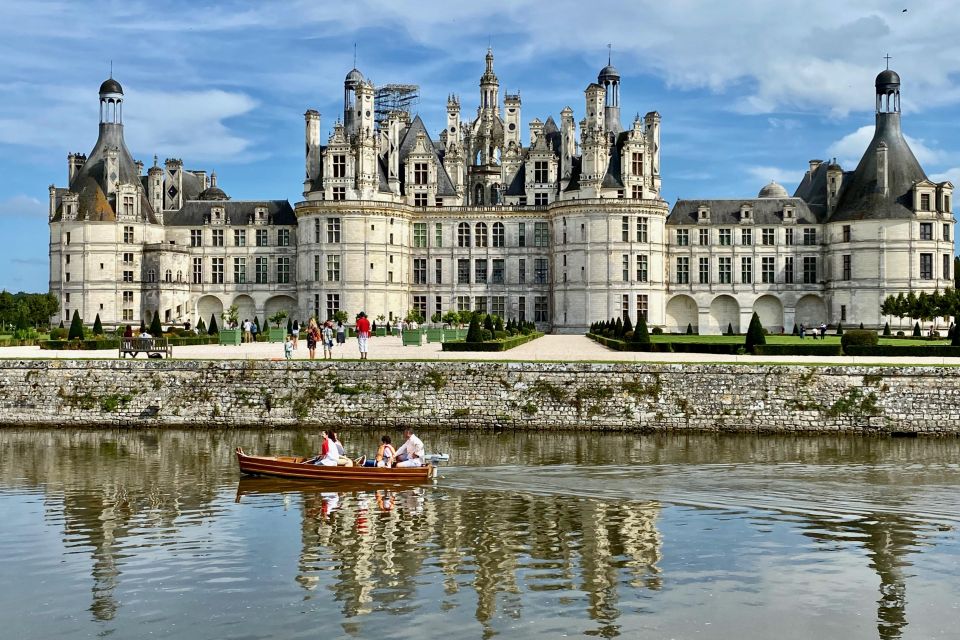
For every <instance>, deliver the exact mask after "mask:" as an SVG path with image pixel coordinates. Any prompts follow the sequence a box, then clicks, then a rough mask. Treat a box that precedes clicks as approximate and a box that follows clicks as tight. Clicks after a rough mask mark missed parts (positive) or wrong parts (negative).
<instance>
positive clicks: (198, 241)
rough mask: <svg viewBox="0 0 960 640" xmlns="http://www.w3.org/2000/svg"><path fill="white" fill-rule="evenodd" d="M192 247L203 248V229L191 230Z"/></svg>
mask: <svg viewBox="0 0 960 640" xmlns="http://www.w3.org/2000/svg"><path fill="white" fill-rule="evenodd" d="M190 246H191V247H202V246H203V229H190Z"/></svg>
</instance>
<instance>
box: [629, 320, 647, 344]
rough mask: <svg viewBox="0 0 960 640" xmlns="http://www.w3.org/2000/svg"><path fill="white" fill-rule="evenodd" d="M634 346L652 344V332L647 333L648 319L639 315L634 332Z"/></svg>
mask: <svg viewBox="0 0 960 640" xmlns="http://www.w3.org/2000/svg"><path fill="white" fill-rule="evenodd" d="M633 343H634V344H650V332H649V331H647V319H646V318H644V317H643V314H642V313H641V314H638V315H637V326H636V328H635V329H634V330H633Z"/></svg>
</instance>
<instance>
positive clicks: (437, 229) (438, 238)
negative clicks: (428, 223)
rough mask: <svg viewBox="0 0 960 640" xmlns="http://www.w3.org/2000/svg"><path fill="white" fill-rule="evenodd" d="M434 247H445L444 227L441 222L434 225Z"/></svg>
mask: <svg viewBox="0 0 960 640" xmlns="http://www.w3.org/2000/svg"><path fill="white" fill-rule="evenodd" d="M433 246H435V247H442V246H443V225H442V224H441V223H439V222H438V223H436V225H434V233H433Z"/></svg>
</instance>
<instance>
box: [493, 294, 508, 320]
mask: <svg viewBox="0 0 960 640" xmlns="http://www.w3.org/2000/svg"><path fill="white" fill-rule="evenodd" d="M506 311H507V299H506V298H505V297H504V296H493V297H492V298H490V313H492V314H493V315H495V316H497V317H498V318H502V317H504V314H506Z"/></svg>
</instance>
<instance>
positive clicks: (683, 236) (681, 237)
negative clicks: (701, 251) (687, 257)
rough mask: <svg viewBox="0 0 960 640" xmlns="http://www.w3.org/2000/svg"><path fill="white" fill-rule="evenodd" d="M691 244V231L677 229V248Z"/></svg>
mask: <svg viewBox="0 0 960 640" xmlns="http://www.w3.org/2000/svg"><path fill="white" fill-rule="evenodd" d="M689 244H690V230H689V229H677V246H678V247H686V246H687V245H689Z"/></svg>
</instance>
